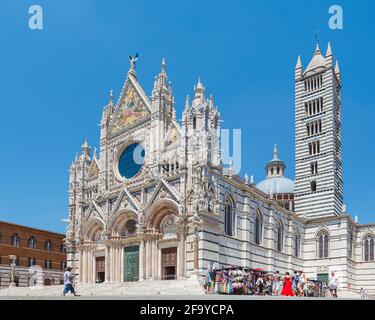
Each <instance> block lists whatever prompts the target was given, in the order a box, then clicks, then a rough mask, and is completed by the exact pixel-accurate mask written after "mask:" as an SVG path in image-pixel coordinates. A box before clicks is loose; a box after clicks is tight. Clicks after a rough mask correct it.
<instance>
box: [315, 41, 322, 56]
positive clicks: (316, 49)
mask: <svg viewBox="0 0 375 320" xmlns="http://www.w3.org/2000/svg"><path fill="white" fill-rule="evenodd" d="M321 53H322V52H321V51H320V48H319V42H318V43H317V44H316V48H315V54H321Z"/></svg>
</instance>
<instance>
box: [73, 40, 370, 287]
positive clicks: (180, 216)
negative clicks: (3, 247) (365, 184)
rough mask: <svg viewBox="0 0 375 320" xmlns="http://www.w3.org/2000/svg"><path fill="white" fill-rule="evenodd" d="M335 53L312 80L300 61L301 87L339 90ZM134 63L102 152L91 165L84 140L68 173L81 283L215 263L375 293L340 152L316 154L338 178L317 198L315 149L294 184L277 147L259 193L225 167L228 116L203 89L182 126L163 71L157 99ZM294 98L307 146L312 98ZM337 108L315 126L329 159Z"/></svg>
mask: <svg viewBox="0 0 375 320" xmlns="http://www.w3.org/2000/svg"><path fill="white" fill-rule="evenodd" d="M317 50H318V49H317ZM327 51H328V52H327V55H326V57H323V56H322V55H321V53H320V49H319V52H317V51H315V53H314V57H313V59H312V62H311V63H310V64H309V66H308V67H307V68H306V70H305V72H304V71H303V70H302V63H301V61H300V59H298V63H297V66H296V83H297V82H300V83H304V81H309V80H310V79H311V77H313V78H314V77H318V78H319V79H322V80H319V81H323V84H322V83H320V84H321V85H324V88H325V89H324V90H326V91H332V90H337V84H338V83H339V84H340V86H341V77H340V72H339V69H338V65H336V67H333V65H332V61H333V58H332V52H331V49H330V47H329V49H328V50H327ZM316 55H319V57H316ZM327 56H329V59H327ZM130 60H131V61H130V62H131V67H130V70H129V72H128V74H127V77H126V80H125V83H124V86H123V89H122V92H121V93H120V96H119V98H118V102H117V103H116V104H115V103H114V101H113V94H112V92H111V94H110V99H109V102H108V104H107V105H106V106H105V107H104V109H103V115H102V119H101V122H100V145H99V149H98V151H96V149H95V150H94V152H93V154H91V148H90V146H89V144H88V142H87V141H85V142H84V143H83V145H82V150H81V153H80V154H77V156H76V158H75V160H74V161H73V163H72V165H71V168H70V179H69V220H70V223H69V227H68V230H67V237H66V242H67V246H68V264H70V265H71V266H72V267H73V269H74V272H75V273H76V274H77V277H78V279H79V281H81V282H84V283H92V282H95V281H97V280H100V281H106V282H122V281H137V280H138V281H142V280H147V279H173V278H177V279H184V278H188V277H192V276H201V275H204V273H205V270H206V269H207V267H208V266H209V264H215V265H216V266H220V265H224V266H240V267H247V268H263V269H265V270H267V271H275V270H279V271H280V272H285V271H293V270H304V271H305V272H306V273H307V275H308V276H309V277H311V278H323V277H325V276H326V275H327V273H329V272H331V271H335V272H336V273H337V275H338V277H339V281H340V287H341V288H343V289H347V288H350V289H354V290H359V288H360V287H366V288H367V289H368V291H369V292H371V291H375V261H374V238H375V224H371V225H360V224H359V223H358V222H356V221H354V220H353V219H352V218H351V217H350V216H349V214H348V213H347V212H345V211H346V210H345V207H344V206H341V209H340V212H338V209H337V208H338V205H341V202H340V201H342V198H341V196H342V180H340V181H338V182H337V179H338V177H339V178H340V179H341V176H342V173H341V162H338V161H337V157H340V159H341V147H340V149H337V153H336V154H335V155H333V156H332V157H328V156H327V157H319V154H318V155H316V159H315V158H314V159H313V160H314V161H317V162H318V168H320V166H319V165H320V162H322V163H323V164H322V167H324V168H325V170H328V171H329V170H331V173H330V174H328V175H324V174H320V172H319V173H317V172H311V175H315V176H314V177H315V180H316V181H317V182H318V184H317V186H316V190H310V186H311V180H312V178H311V177H310V176H309V173H308V170H310V169H306V168H308V167H309V166H310V162H311V161H310V160H311V159H310V158H306V157H305V158H304V157H302V156H301V154H300V150H303V148H304V147H306V148H308V146H307V145H308V142H306V141H305V140H304V141H305V142H306V144H305V145H304V144H302V143H301V144H298V147H297V149H296V162H298V165H297V166H296V167H297V169H296V170H297V171H298V172H297V173H296V177H297V179H296V181H295V182H293V181H291V180H290V179H288V178H286V177H285V176H284V170H285V164H284V163H283V162H282V161H281V160H280V159H278V157H277V150H276V148H275V151H274V158H273V159H272V160H271V161H270V162H269V163H268V164H267V166H266V168H267V177H266V179H265V181H262V182H260V183H258V184H254V181H253V179H251V180H250V181H249V179H248V177H247V176H246V177H245V178H244V179H243V178H241V177H240V176H238V175H235V174H233V173H232V170H231V166H230V165H229V168H228V166H224V164H223V163H222V156H221V145H220V132H221V130H220V113H219V111H218V109H217V107H216V106H215V104H214V100H213V97H212V96H209V97H208V98H207V97H206V93H205V88H204V86H203V84H202V83H201V81H200V80H198V83H197V85H196V86H195V87H194V95H193V97H192V99H190V98H189V96H187V97H186V101H185V108H184V111H183V114H182V121H181V123H179V122H178V121H177V120H176V111H175V108H174V97H173V94H172V86H171V84H170V82H168V81H167V74H166V64H165V61H164V60H163V62H162V70H161V72H160V73H159V74H158V75H157V76H156V77H155V80H154V86H153V90H152V94H151V97H150V98H149V97H148V96H147V95H146V94H145V93H144V91H143V89H142V87H141V85H140V83H139V81H138V78H137V75H136V71H135V61H136V60H137V57H131V59H130ZM328 60H329V61H328ZM323 65H324V66H323ZM326 72H327V73H329V74H330V78H329V80H326V79H328V76H326V75H325V73H326ZM320 74H323V75H324V76H322V77H321V78H320ZM333 76H334V77H335V79H334V81H333V80H332V77H333ZM326 81H329V83H326ZM332 86H335V87H334V88H332ZM296 87H298V85H297V86H296ZM314 88H315V89H313V92H311V93H307V95H310V94H311V95H312V96H313V98H314V99H315V96H316V97H320V94H321V95H322V96H323V97H324V96H325V95H324V94H325V93H326V91H324V92H323V93H322V92H320V91H319V90H321V87H320V86H319V83H318V85H317V86H316V87H314ZM314 90H318V91H319V92H320V93H318V92H315V91H314ZM336 92H337V91H336ZM296 95H298V97H296V114H298V115H297V116H296V137H297V138H296V139H303V137H302V135H303V134H307V133H305V129H301V126H302V127H303V128H305V125H307V124H309V123H310V122H309V121H307V120H306V119H305V118H304V117H302V116H301V117H302V118H301V119H300V115H299V113H300V109H301V108H302V107H303V108H305V106H306V105H305V103H306V102H308V101H309V99H310V98H308V97H305V96H304V95H303V94H302V95H301V92H300V91H299V89H298V90H297V91H296ZM301 97H302V98H301ZM301 99H302V100H301ZM335 101H336V102H335V106H336V107H335V108H333V107H332V104H331V106H330V107H331V109H330V111H329V112H328V113H329V116H327V115H326V114H325V113H322V114H314V115H309V116H312V117H313V118H314V121H315V120H316V121H318V120H319V119H321V122H323V126H322V127H321V128H318V127H317V128H318V129H319V130H320V131H319V132H314V134H315V133H316V134H317V135H316V136H314V139H315V140H318V139H320V138H319V134H321V135H323V137H322V138H321V140H322V141H321V142H320V143H321V146H322V147H323V148H329V146H332V141H334V139H335V133H332V130H327V129H326V125H328V126H329V125H331V124H332V123H333V121H334V120H335V118H336V120H337V119H339V120H340V121H341V98H340V102H339V105H340V110H339V111H337V103H338V102H337V97H336V100H335ZM335 110H336V111H335ZM320 111H321V110H320ZM325 111H326V110H325ZM300 121H302V123H300ZM325 130H326V131H325ZM340 130H341V129H340ZM307 138H308V137H307ZM315 140H314V141H315ZM340 140H341V131H340ZM301 141H302V140H301ZM335 143H336V142H335ZM132 145H134V146H137V147H138V146H139V145H141V146H142V147H143V149H144V154H142V155H144V160H143V161H141V163H138V164H139V165H138V166H137V165H134V163H132V162H131V161H130V162H129V160H124V159H127V158H126V154H127V151H128V150H130V149H131V148H132ZM340 146H341V144H340ZM303 152H305V151H303ZM313 156H314V155H313ZM330 162H334V163H330ZM337 163H339V168H337V167H335V166H337ZM313 169H314V170H315V169H316V168H315V167H314V168H311V170H313ZM267 179H268V180H267ZM327 179H328V180H329V181H328V182H327ZM306 181H308V183H307V182H306ZM321 181H322V184H323V185H324V190H322V197H319V191H321V190H320V189H319V188H321V184H320V182H321ZM319 199H323V200H322V203H321V204H319ZM309 201H310V202H309ZM327 202H328V203H327ZM317 205H318V206H320V205H321V206H322V210H321V211H322V212H319V210H318V211H317V210H316V209H315V208H316V206H317ZM329 210H331V211H329ZM366 241H367V244H366V245H365V243H366ZM365 251H366V252H365Z"/></svg>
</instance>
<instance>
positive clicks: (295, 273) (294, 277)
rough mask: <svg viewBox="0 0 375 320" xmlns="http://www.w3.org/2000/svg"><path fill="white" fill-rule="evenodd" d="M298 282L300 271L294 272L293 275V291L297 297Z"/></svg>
mask: <svg viewBox="0 0 375 320" xmlns="http://www.w3.org/2000/svg"><path fill="white" fill-rule="evenodd" d="M298 282H299V274H298V271H294V275H293V278H292V289H293V291H294V294H295V295H297V293H298Z"/></svg>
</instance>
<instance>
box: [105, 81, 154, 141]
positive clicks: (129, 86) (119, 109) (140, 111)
mask: <svg viewBox="0 0 375 320" xmlns="http://www.w3.org/2000/svg"><path fill="white" fill-rule="evenodd" d="M150 114H151V107H150V102H149V100H148V98H147V96H146V94H145V93H144V91H143V89H142V88H141V86H140V85H139V83H138V81H137V80H136V79H135V78H134V76H133V75H132V74H128V78H127V79H126V81H125V84H124V87H123V89H122V92H121V95H120V98H119V100H118V103H117V106H116V112H115V115H114V117H113V120H112V124H111V134H112V135H116V134H118V133H121V132H123V131H126V130H127V129H129V128H133V127H134V126H135V125H137V124H139V123H142V122H144V121H145V120H147V119H149V118H150Z"/></svg>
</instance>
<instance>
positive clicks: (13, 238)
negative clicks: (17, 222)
mask: <svg viewBox="0 0 375 320" xmlns="http://www.w3.org/2000/svg"><path fill="white" fill-rule="evenodd" d="M10 244H11V245H12V246H14V247H19V246H20V238H19V236H18V234H17V233H13V234H12V236H11V237H10Z"/></svg>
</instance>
